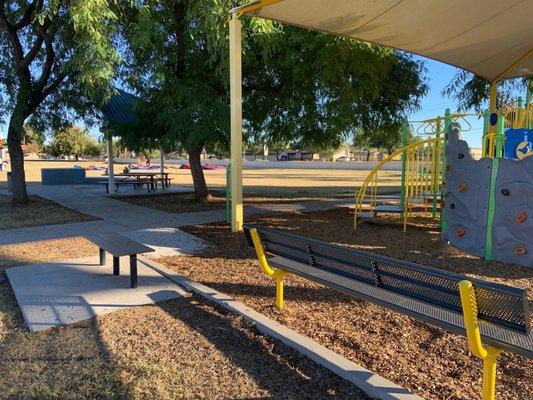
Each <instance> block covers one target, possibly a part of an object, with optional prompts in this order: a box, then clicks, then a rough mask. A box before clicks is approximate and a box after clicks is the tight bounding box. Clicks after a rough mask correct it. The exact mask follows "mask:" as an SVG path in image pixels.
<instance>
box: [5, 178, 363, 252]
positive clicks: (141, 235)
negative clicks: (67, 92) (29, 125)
mask: <svg viewBox="0 0 533 400" xmlns="http://www.w3.org/2000/svg"><path fill="white" fill-rule="evenodd" d="M28 189H29V192H30V194H34V195H39V196H41V197H44V198H46V199H49V200H52V201H55V202H57V203H59V204H61V205H63V206H65V207H68V208H71V209H73V210H76V211H78V212H80V213H83V214H87V215H91V216H93V217H96V218H100V220H98V221H90V222H81V223H73V224H61V225H47V226H38V227H30V228H19V229H10V230H0V245H6V244H16V243H22V242H32V241H39V240H51V239H60V238H66V237H74V236H83V235H84V234H87V233H97V232H112V231H114V232H121V233H122V234H125V235H126V236H129V237H131V238H132V239H134V240H137V241H140V242H142V243H144V244H146V245H148V246H150V247H152V248H154V249H155V250H156V255H157V256H166V255H173V254H180V253H190V252H196V251H200V250H201V249H202V248H203V246H204V244H203V242H202V241H201V240H200V239H198V238H196V237H194V236H192V235H189V234H187V233H185V232H183V231H181V230H179V229H178V228H179V227H182V226H188V225H199V224H205V223H212V222H219V221H224V220H225V219H226V212H225V210H213V211H201V212H194V213H179V214H178V213H169V212H165V211H159V210H154V209H152V208H147V207H141V206H137V205H134V204H130V203H126V202H123V201H120V200H116V199H113V198H110V197H108V196H106V195H105V194H104V193H103V191H102V188H101V187H100V186H96V185H76V186H42V185H35V186H29V187H28ZM173 191H175V192H186V191H190V189H188V188H174V189H173ZM352 204H353V200H352V199H341V200H338V199H331V200H313V201H305V202H300V203H283V204H257V205H253V206H247V207H245V215H246V216H248V217H249V216H252V215H267V214H276V213H286V212H297V211H300V212H306V211H320V210H327V209H331V208H336V207H340V206H349V205H352Z"/></svg>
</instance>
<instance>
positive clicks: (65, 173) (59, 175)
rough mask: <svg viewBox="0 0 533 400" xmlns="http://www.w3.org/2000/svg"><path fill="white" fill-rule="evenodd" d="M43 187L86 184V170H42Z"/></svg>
mask: <svg viewBox="0 0 533 400" xmlns="http://www.w3.org/2000/svg"><path fill="white" fill-rule="evenodd" d="M41 182H42V184H43V185H82V184H84V183H86V178H85V170H84V169H82V168H42V169H41Z"/></svg>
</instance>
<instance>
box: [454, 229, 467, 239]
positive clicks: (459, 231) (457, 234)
mask: <svg viewBox="0 0 533 400" xmlns="http://www.w3.org/2000/svg"><path fill="white" fill-rule="evenodd" d="M465 233H466V231H465V230H464V228H459V229H457V230H456V231H455V235H456V236H457V237H458V238H460V237H463V236H464V235H465Z"/></svg>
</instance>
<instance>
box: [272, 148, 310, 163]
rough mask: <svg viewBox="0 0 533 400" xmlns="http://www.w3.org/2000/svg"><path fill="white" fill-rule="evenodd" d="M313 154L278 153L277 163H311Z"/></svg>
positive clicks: (298, 151)
mask: <svg viewBox="0 0 533 400" xmlns="http://www.w3.org/2000/svg"><path fill="white" fill-rule="evenodd" d="M312 159H313V153H311V152H309V151H300V150H287V151H284V152H282V153H278V161H311V160H312Z"/></svg>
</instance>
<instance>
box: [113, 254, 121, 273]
mask: <svg viewBox="0 0 533 400" xmlns="http://www.w3.org/2000/svg"><path fill="white" fill-rule="evenodd" d="M113 275H115V276H118V275H120V258H119V257H115V256H113Z"/></svg>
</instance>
